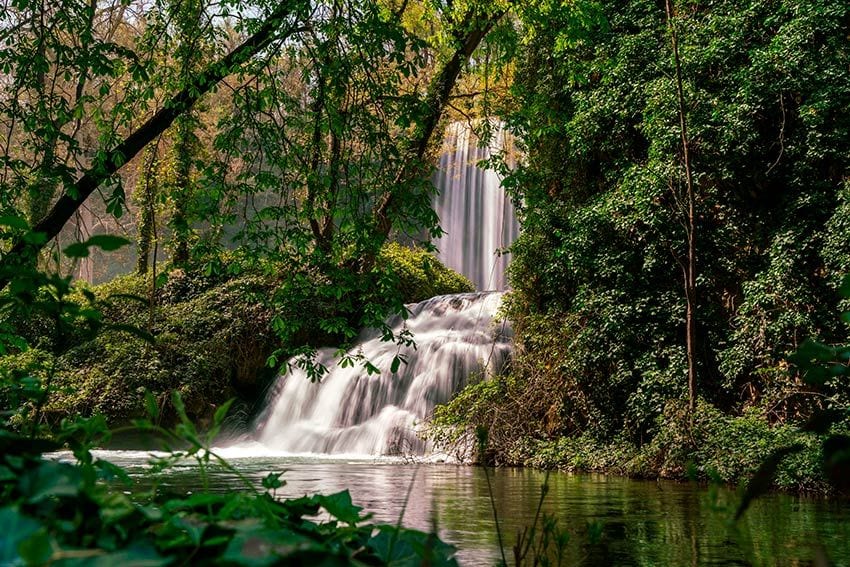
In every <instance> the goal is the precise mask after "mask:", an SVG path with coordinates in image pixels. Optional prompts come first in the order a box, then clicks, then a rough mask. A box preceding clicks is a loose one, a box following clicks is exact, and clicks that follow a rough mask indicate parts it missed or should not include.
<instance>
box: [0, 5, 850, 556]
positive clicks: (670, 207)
mask: <svg viewBox="0 0 850 567" xmlns="http://www.w3.org/2000/svg"><path fill="white" fill-rule="evenodd" d="M0 6H2V11H0V78H2V81H0V148H2V149H0V152H1V153H0V402H2V416H0V417H1V418H2V427H0V448H2V449H3V451H2V452H3V461H2V462H0V495H2V507H0V520H2V525H3V526H6V525H9V526H14V531H11V532H10V533H11V534H12V535H11V536H10V537H8V538H7V539H6V540H4V541H6V542H10V544H9V545H7V546H5V547H4V548H3V549H2V552H0V561H6V560H7V559H8V560H12V559H14V558H20V559H21V560H22V561H24V562H29V563H40V562H45V561H49V560H59V559H64V560H68V561H71V562H73V561H80V562H83V561H86V560H88V559H91V558H92V557H94V556H97V557H98V558H99V559H100V560H102V561H104V562H114V561H117V560H119V559H122V560H123V559H125V558H130V557H132V558H135V559H139V558H148V559H150V560H151V562H152V563H154V564H156V562H157V561H160V560H162V561H163V562H165V561H168V560H169V559H168V558H171V559H179V560H182V561H190V560H192V559H198V558H203V559H207V560H210V561H212V560H218V561H222V562H227V561H230V562H232V563H234V564H238V563H246V564H248V563H252V561H253V560H254V559H256V564H266V563H269V564H271V563H273V562H274V561H287V560H291V561H295V560H300V561H308V560H309V561H312V560H313V559H315V558H317V557H319V558H322V559H324V560H326V561H327V562H329V563H350V562H353V561H362V562H364V563H368V564H372V563H378V564H380V563H388V562H391V561H393V560H398V561H400V562H404V561H421V560H425V561H431V560H434V561H436V562H437V563H439V562H440V561H449V560H450V558H449V556H450V554H451V551H450V550H449V549H448V548H445V547H444V546H442V544H440V543H439V542H437V541H435V540H434V539H433V538H431V537H429V536H427V535H425V534H419V533H416V532H404V531H399V530H398V529H391V528H386V527H376V528H374V529H373V528H370V527H358V526H356V525H355V524H358V523H359V522H360V521H361V519H362V518H361V517H360V515H359V510H357V509H355V508H354V507H352V506H351V504H350V501H349V500H348V496H347V495H346V494H339V495H335V496H326V497H315V498H312V499H306V500H300V501H294V502H284V503H280V502H276V501H275V500H274V499H273V497H272V496H273V495H272V494H269V493H268V492H269V491H271V492H273V490H274V488H275V487H276V486H277V483H278V482H279V479H278V478H276V477H269V479H268V481H267V484H268V485H267V486H264V488H265V489H266V490H265V491H259V492H257V491H254V489H249V494H248V495H246V496H244V498H243V497H239V498H236V499H234V500H233V501H232V502H231V501H229V500H227V499H225V498H223V497H217V496H211V495H208V494H199V495H196V496H193V497H190V498H185V497H179V496H173V495H167V494H163V493H160V492H157V491H155V492H154V493H153V494H150V495H144V498H140V499H137V500H131V499H129V498H127V497H126V496H124V495H123V494H122V493H121V492H120V491H119V490H116V489H115V486H114V485H110V484H108V483H107V481H110V480H111V481H114V478H113V477H118V478H119V479H120V477H122V475H123V473H122V472H121V471H120V470H119V469H116V468H114V467H111V466H110V465H108V464H107V463H103V462H100V461H97V460H96V459H94V458H93V457H92V455H91V453H90V452H89V449H90V448H91V447H92V446H94V444H96V443H102V442H105V441H106V439H107V438H108V433H107V424H108V426H118V425H127V424H131V425H132V426H133V427H136V428H141V429H142V430H144V431H145V432H156V433H157V434H158V435H162V436H165V437H169V436H172V437H176V441H178V442H179V443H181V444H183V445H185V446H188V447H189V449H188V450H187V451H186V452H184V453H181V454H178V455H177V456H175V457H174V459H180V458H196V459H197V460H198V462H199V464H200V465H201V467H203V466H207V465H208V464H209V462H210V461H211V460H213V461H214V460H215V456H214V455H212V454H211V453H210V452H209V451H208V450H207V449H206V448H205V447H206V444H207V442H208V441H209V440H211V439H212V435H213V434H214V433H215V432H216V431H218V429H219V428H220V426H221V425H222V421H223V419H224V417H225V413H226V412H227V411H228V409H230V408H231V407H234V408H235V407H236V406H231V405H230V404H229V403H228V402H227V400H228V399H230V398H232V397H234V396H235V397H238V398H240V400H241V401H240V402H239V404H237V405H239V406H241V411H238V412H236V413H238V414H240V415H248V414H250V411H251V408H250V406H251V404H252V403H254V402H255V401H256V400H257V399H258V398H259V397H260V395H261V392H262V391H263V388H264V386H265V384H266V381H267V379H268V378H269V377H270V376H271V375H273V374H274V372H275V371H276V370H277V369H280V368H282V367H284V365H285V364H288V363H289V364H296V365H299V366H301V367H303V368H305V369H306V370H307V373H308V375H309V376H310V378H311V379H313V380H318V379H320V378H321V377H322V375H323V373H324V372H325V370H326V369H325V368H323V367H322V366H321V365H319V364H317V363H316V362H315V356H314V355H315V353H316V348H317V347H318V346H320V345H325V344H337V345H348V344H350V343H351V342H352V341H353V340H354V339H355V338H356V336H357V333H358V332H359V330H360V329H361V328H363V327H377V328H379V329H381V330H382V331H383V334H384V338H385V340H388V341H395V342H397V343H398V344H399V345H402V344H406V343H407V341H409V337H407V336H396V335H394V334H393V332H392V330H391V329H390V328H389V327H388V326H387V325H386V324H385V323H384V321H385V318H386V316H387V315H389V314H398V315H402V316H403V315H404V313H405V308H404V303H405V302H406V301H417V300H421V299H425V298H428V297H431V296H433V295H436V294H441V293H447V292H458V291H468V290H471V285H470V284H469V282H468V281H467V280H466V279H465V278H463V277H462V276H459V275H457V274H454V273H452V272H450V271H449V270H446V269H445V268H444V267H443V266H441V265H440V264H439V263H438V262H437V261H436V260H435V259H434V257H433V256H432V254H431V253H432V252H433V246H431V243H430V239H431V238H433V237H436V236H438V235H439V234H440V232H441V229H440V227H439V219H437V218H436V215H435V214H434V211H433V210H432V207H431V202H432V197H433V192H434V188H433V185H432V184H431V182H430V181H429V178H430V174H431V172H432V169H433V161H434V160H433V157H434V153H435V149H436V148H437V147H438V141H439V132H440V131H441V127H442V125H443V124H444V123H445V122H446V121H447V120H451V119H459V118H463V119H465V120H469V121H470V123H475V124H478V125H480V126H481V127H482V129H483V130H485V131H484V132H482V133H481V134H482V138H483V139H485V140H486V137H487V134H488V133H487V132H486V130H488V129H489V128H490V125H491V124H492V122H491V121H489V120H478V121H476V120H475V119H476V118H483V117H488V118H489V117H494V116H495V117H499V118H501V119H502V120H504V121H505V123H506V125H507V127H508V128H509V129H510V130H511V131H512V132H513V133H514V134H515V135H516V138H517V145H518V147H519V148H520V150H521V152H520V153H521V154H522V155H520V156H517V155H503V156H495V157H494V158H493V159H492V160H491V161H492V163H491V164H490V165H491V166H492V167H494V168H497V169H500V170H501V172H502V173H503V174H504V175H505V185H506V187H508V189H509V190H510V191H511V193H512V196H513V199H514V201H515V203H516V205H517V208H518V211H519V216H520V222H521V225H522V236H521V238H520V240H519V241H518V242H517V243H516V244H515V245H514V246H513V247H512V250H511V253H512V258H513V262H512V265H511V273H510V277H511V281H512V286H513V288H514V289H513V291H512V292H511V294H510V296H509V301H508V303H507V305H506V307H505V309H506V312H507V314H508V316H509V317H510V318H511V320H512V321H513V324H514V327H515V330H516V334H517V354H516V357H515V360H514V361H513V364H512V367H511V369H510V371H509V373H507V374H506V375H503V376H498V377H494V378H493V379H491V380H485V381H481V382H478V383H476V384H473V385H471V386H470V387H468V388H467V389H466V390H464V391H463V392H461V393H460V394H459V395H458V396H457V398H456V399H455V400H454V401H452V402H451V403H450V404H448V405H447V406H445V407H444V408H443V409H441V410H440V411H439V412H438V415H437V420H436V424H437V428H436V429H435V430H434V432H435V433H434V435H436V436H438V437H440V438H441V439H442V440H452V439H456V438H457V437H458V436H463V435H466V434H470V433H471V432H475V434H476V435H477V436H478V439H479V440H482V444H481V447H480V453H481V456H482V458H483V460H484V461H487V462H493V463H499V464H516V463H518V464H526V465H534V466H541V467H562V468H567V469H573V470H604V471H615V472H623V473H627V474H635V475H641V476H657V475H662V476H674V477H679V478H684V477H686V476H696V477H699V478H711V479H718V480H726V481H734V480H738V479H742V478H745V477H747V476H751V475H753V474H754V473H755V478H756V480H757V482H756V483H754V484H753V485H752V486H754V487H755V488H753V489H752V490H751V492H750V493H749V495H750V496H752V495H753V494H755V493H756V492H757V489H760V488H759V487H762V488H763V487H764V486H766V485H767V482H768V481H771V480H774V481H775V482H778V483H779V484H781V485H783V486H788V487H798V488H816V489H825V488H826V486H827V483H826V481H827V480H831V481H833V483H832V484H833V485H835V484H837V483H836V482H835V480H836V479H837V478H839V477H840V474H839V473H840V471H842V470H843V469H842V467H843V466H846V462H847V461H848V459H850V437H848V436H847V435H846V432H847V430H848V427H850V422H848V415H847V407H848V402H850V385H849V384H848V382H847V374H848V372H847V366H848V349H847V348H844V347H839V346H836V345H841V344H846V339H847V326H846V324H847V316H846V315H845V317H844V319H843V320H842V319H840V318H839V313H841V311H843V310H845V309H846V308H847V307H848V304H847V299H848V297H850V289H848V286H847V285H844V286H842V283H841V282H842V277H843V275H844V273H845V272H846V271H847V270H848V266H850V247H848V242H850V221H848V220H847V219H848V213H850V184H848V169H850V115H848V113H847V108H848V107H850V88H848V85H850V46H848V42H847V38H848V37H850V7H848V6H847V5H846V2H841V1H839V0H811V1H806V2H792V1H790V0H789V1H785V0H711V1H704V2H682V1H678V2H673V1H672V0H666V1H665V2H663V3H660V2H656V1H649V0H629V1H627V2H613V1H607V0H598V1H597V0H594V1H590V0H587V1H585V0H579V1H575V2H560V1H552V0H535V1H533V2H523V3H518V2H516V3H514V2H508V1H500V2H478V1H468V2H460V1H456V2H441V1H438V0H437V1H418V0H410V1H408V0H401V1H396V0H347V1H345V2H338V1H333V2H311V1H308V0H286V1H283V2H277V1H274V2H272V1H266V0H227V1H225V2H212V1H208V0H153V1H151V2H137V1H135V0H114V1H106V2H94V1H92V2H88V1H82V0H61V1H58V2H55V3H46V2H44V1H41V0H40V1H35V0H14V1H12V0H7V1H4V2H0ZM125 188H126V189H127V190H125ZM128 193H129V194H128ZM128 217H129V218H128ZM110 233H116V234H110ZM131 241H132V242H134V243H135V246H127V244H130V243H131ZM413 241H415V242H417V243H418V244H420V245H421V248H413V249H411V248H407V247H404V246H401V245H400V244H397V243H394V242H405V243H410V242H413ZM109 254H112V255H111V256H109ZM133 268H135V273H132V274H131V272H132V271H133ZM116 274H123V275H120V276H118V277H115V276H116ZM76 280H86V281H87V282H88V283H83V282H77V281H76ZM95 281H98V282H100V283H99V284H97V285H95V284H94V282H95ZM806 339H811V340H810V341H808V342H807V341H806ZM292 356H295V357H296V358H290V357H292ZM355 358H356V357H355ZM287 361H290V362H287ZM347 362H351V363H352V364H355V363H356V364H362V366H363V371H364V372H371V371H373V370H374V368H373V367H372V366H371V364H370V363H369V361H367V360H363V359H356V360H349V361H347ZM400 362H401V361H400V360H399V359H398V358H397V359H396V360H395V361H394V364H396V365H398V364H399V363H400ZM145 414H148V415H149V417H151V418H152V419H153V421H154V422H155V423H151V422H148V421H135V420H137V419H140V418H141V417H142V416H143V415H145ZM160 425H174V426H175V427H176V429H175V431H174V433H169V432H168V431H167V430H165V429H160ZM205 429H209V430H210V437H209V438H208V439H201V435H200V433H199V430H205ZM484 440H486V443H484V442H483V441H484ZM61 444H65V445H66V446H68V447H69V448H71V449H72V450H73V451H74V455H75V458H76V460H77V462H76V464H71V463H59V462H56V461H53V460H45V459H44V458H43V457H42V456H41V454H42V453H43V452H44V451H47V450H52V449H55V448H57V447H59V446H60V445H61ZM780 457H781V458H780ZM169 462H172V461H169ZM165 464H168V463H163V465H165ZM220 464H221V466H226V464H223V463H220ZM760 466H761V469H760V472H758V473H756V471H757V469H759V468H760ZM845 488H846V487H845ZM748 497H749V496H748ZM319 507H321V508H324V509H325V510H326V511H327V512H329V513H330V514H331V515H332V516H333V517H335V518H336V519H337V520H339V522H336V523H334V522H332V523H329V524H317V523H314V522H312V521H310V520H305V519H304V517H303V516H305V515H307V514H308V513H312V512H315V511H316V510H317V509H318V508H319ZM96 517H97V518H100V519H103V520H104V521H103V522H100V523H96V522H94V521H89V520H88V518H96ZM342 524H348V526H343V525H342ZM199 526H200V527H199ZM272 529H275V530H276V531H275V534H276V535H271V530H272ZM397 541H398V542H402V541H403V543H404V545H401V544H399V546H396V543H397ZM257 545H259V546H260V549H261V550H262V553H259V554H254V553H253V552H254V551H256V546H257ZM400 549H403V556H398V557H397V556H396V555H394V553H395V552H398V553H402V551H399V550H400ZM293 554H294V555H293ZM257 555H259V556H257ZM266 559H268V561H266Z"/></svg>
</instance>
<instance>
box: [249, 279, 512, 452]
mask: <svg viewBox="0 0 850 567" xmlns="http://www.w3.org/2000/svg"><path fill="white" fill-rule="evenodd" d="M501 298H502V294H501V293H465V294H458V295H444V296H440V297H434V298H432V299H429V300H426V301H423V302H421V303H416V304H411V305H408V310H409V316H408V318H407V319H406V320H404V319H402V318H401V317H398V316H396V317H392V318H390V319H389V320H388V321H387V323H388V325H389V326H390V327H391V328H392V329H393V332H394V333H395V334H398V333H399V332H401V331H403V330H408V331H410V332H411V333H412V334H413V339H414V341H415V343H416V344H415V349H414V347H399V345H397V344H395V343H392V342H387V341H382V340H381V337H380V336H379V333H378V332H377V331H375V330H367V331H364V332H363V333H362V334H361V336H360V337H359V339H358V341H357V345H356V346H355V347H354V348H353V349H352V350H351V351H349V354H351V355H353V354H362V355H363V356H365V357H366V359H367V360H368V361H370V362H371V363H372V364H374V365H375V366H376V367H378V368H379V369H380V370H381V372H380V374H372V375H369V374H368V373H367V372H366V371H365V370H364V368H363V367H362V365H360V364H354V365H353V366H348V367H347V368H343V367H342V366H341V365H340V364H339V363H338V362H339V358H338V357H335V356H334V353H335V352H336V351H335V349H332V348H328V349H322V350H320V351H319V356H318V362H319V363H321V364H323V365H325V366H326V367H327V368H328V373H327V374H326V375H325V376H324V377H323V378H322V380H321V383H318V384H317V383H313V382H310V380H309V379H308V378H307V376H306V374H305V372H304V371H303V370H300V369H295V370H293V371H291V372H289V373H287V374H285V375H282V376H280V377H278V379H277V383H276V384H275V385H274V387H273V388H272V390H271V392H270V394H269V396H268V400H267V407H266V410H265V411H264V412H263V413H262V414H261V415H260V417H259V419H258V432H257V434H256V440H257V441H258V442H259V443H261V444H262V445H263V446H265V447H268V448H270V449H273V450H276V451H281V452H286V453H346V454H368V455H379V454H394V453H404V454H422V453H424V452H425V451H426V450H427V449H428V448H427V447H426V444H425V442H424V441H422V440H421V439H420V438H419V436H418V435H417V433H416V427H417V425H418V424H419V423H420V422H421V421H422V420H423V419H425V418H427V417H429V416H430V414H431V412H432V411H433V409H434V407H435V406H436V405H437V404H440V403H445V402H447V401H448V400H449V399H450V398H451V396H452V395H453V394H454V393H456V392H457V391H459V390H460V389H461V388H462V387H463V386H465V385H466V383H467V380H468V379H469V377H470V376H471V375H474V374H475V373H476V372H488V373H493V372H498V371H499V370H500V369H501V368H502V366H503V365H504V364H505V361H506V360H507V358H508V356H509V354H510V349H511V343H510V339H511V329H510V327H509V325H508V324H507V323H506V322H505V321H496V320H495V315H496V313H497V310H498V307H499V304H500V302H501ZM397 354H401V355H402V356H403V357H404V358H405V359H406V360H407V364H402V365H401V366H400V367H399V368H398V370H397V372H396V373H395V374H394V373H392V372H391V366H392V360H393V358H394V357H395V356H396V355H397Z"/></svg>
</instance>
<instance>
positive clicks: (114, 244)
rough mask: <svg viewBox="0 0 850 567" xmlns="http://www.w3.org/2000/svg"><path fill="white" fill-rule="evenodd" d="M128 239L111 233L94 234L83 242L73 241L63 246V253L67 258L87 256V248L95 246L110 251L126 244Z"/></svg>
mask: <svg viewBox="0 0 850 567" xmlns="http://www.w3.org/2000/svg"><path fill="white" fill-rule="evenodd" d="M129 243H130V241H129V240H127V239H126V238H124V237H123V236H114V235H112V234H96V235H94V236H92V237H91V238H89V239H88V240H86V241H85V242H75V243H74V244H71V245H70V246H68V247H67V248H65V250H64V252H65V255H66V256H68V257H69V258H87V257H88V256H89V248H91V247H92V246H96V247H97V248H100V249H101V250H104V251H106V252H112V251H114V250H118V249H119V248H121V247H123V246H126V245H127V244H129Z"/></svg>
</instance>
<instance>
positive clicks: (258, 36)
mask: <svg viewBox="0 0 850 567" xmlns="http://www.w3.org/2000/svg"><path fill="white" fill-rule="evenodd" d="M300 5H301V1H300V0H287V1H284V2H282V3H281V4H279V5H278V7H277V9H275V11H274V12H272V14H271V15H270V16H269V17H268V18H267V19H266V20H265V22H264V23H263V25H262V26H261V27H260V29H259V30H257V31H256V32H255V33H254V34H253V35H252V36H251V37H249V38H248V39H247V40H245V41H244V42H243V43H242V44H241V45H240V46H239V47H237V48H236V49H234V50H233V51H231V52H230V53H229V54H228V55H226V56H225V57H224V58H222V59H221V60H219V61H217V62H215V63H213V64H212V65H210V66H208V67H207V68H206V69H205V70H204V71H203V72H202V73H200V74H198V75H197V76H196V77H195V78H194V79H193V80H192V81H191V82H190V83H189V84H188V85H187V86H186V87H185V88H184V89H183V90H182V91H180V92H179V93H178V94H176V95H175V96H174V97H172V98H171V100H169V101H168V103H167V104H166V105H165V106H164V107H163V108H162V109H161V110H160V111H158V112H157V113H156V114H154V115H153V116H152V117H151V118H150V119H148V120H147V121H146V122H145V123H144V124H142V126H140V127H139V128H138V129H137V130H135V131H134V132H133V133H131V134H130V135H129V136H127V138H125V139H124V141H123V142H121V143H120V144H118V145H117V146H116V147H114V148H113V149H112V150H111V151H109V152H107V154H106V157H105V159H103V160H102V161H99V162H98V163H95V164H94V165H92V166H91V167H90V168H89V169H88V170H86V171H85V173H83V175H82V176H81V177H80V178H79V179H78V180H77V182H76V183H74V185H73V186H71V187H69V188H68V190H66V192H65V193H64V194H63V195H62V196H61V197H60V198H59V200H58V201H57V202H56V204H55V205H53V207H52V208H51V209H50V211H49V212H48V213H47V215H46V216H45V217H44V218H43V219H41V221H39V222H38V223H36V225H35V226H34V227H33V232H40V233H42V234H44V235H45V236H46V237H47V239H46V241H45V242H42V243H41V244H33V243H27V242H26V241H25V240H24V239H18V240H17V241H16V242H15V243H14V245H13V246H12V248H11V249H10V250H9V251H8V252H7V253H6V254H4V255H3V257H2V259H0V289H3V288H5V287H6V285H8V283H9V281H10V280H11V278H12V274H13V273H14V270H15V267H16V266H20V265H22V264H23V263H25V262H26V261H27V259H28V258H32V257H33V256H34V255H35V254H37V253H38V251H39V250H41V248H43V247H44V245H45V244H46V242H47V241H49V240H51V239H53V238H55V237H56V235H57V234H59V231H60V230H62V227H63V226H65V223H67V222H68V220H69V219H70V218H71V217H72V216H73V215H74V213H75V212H76V211H77V209H78V208H79V207H80V205H82V203H83V202H85V200H86V199H87V198H88V197H89V195H91V194H92V193H93V192H94V191H95V190H96V189H97V188H98V186H99V185H100V184H101V183H103V182H104V181H106V180H107V179H109V177H111V176H112V175H113V174H114V173H115V172H117V171H118V170H119V169H120V168H121V167H122V166H123V165H124V164H125V163H126V162H128V161H130V160H131V159H132V158H133V157H135V156H136V154H138V153H139V152H140V151H141V150H142V149H143V148H144V147H145V146H146V145H147V144H148V143H149V142H150V141H151V140H153V139H154V138H156V137H157V136H159V135H160V134H162V133H163V132H164V131H165V130H166V129H167V128H168V127H169V126H171V124H172V123H173V122H174V120H175V119H176V118H177V117H178V116H180V115H181V114H182V113H183V112H185V111H186V110H187V109H189V108H191V107H192V105H193V104H194V103H195V102H196V101H197V100H198V99H199V98H201V96H203V95H204V94H206V93H207V92H208V91H209V90H210V89H212V88H213V86H214V85H216V84H217V83H218V82H219V81H221V80H222V79H223V78H225V77H226V76H227V75H229V74H231V73H232V72H233V71H234V70H235V69H236V68H237V67H238V66H240V65H242V64H243V63H245V62H246V61H248V59H250V58H251V57H253V56H254V55H256V54H257V53H258V52H260V51H262V50H263V49H264V48H265V47H267V46H268V45H269V44H270V43H271V42H272V41H274V40H275V32H276V31H277V30H278V28H280V26H281V25H282V24H283V22H284V20H285V19H286V17H287V16H289V14H290V13H292V11H293V10H295V9H296V8H297V7H298V6H300Z"/></svg>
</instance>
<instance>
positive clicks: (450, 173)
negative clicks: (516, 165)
mask: <svg viewBox="0 0 850 567" xmlns="http://www.w3.org/2000/svg"><path fill="white" fill-rule="evenodd" d="M477 124H478V125H479V126H480V125H481V123H480V122H478V123H477ZM490 125H491V129H492V132H491V136H490V141H489V144H486V145H484V146H483V147H480V146H479V144H480V143H481V142H480V140H479V138H478V136H476V134H475V132H474V131H473V128H472V126H471V125H470V123H467V122H453V123H451V124H449V126H448V127H447V128H446V134H445V141H444V144H443V148H444V151H443V153H442V155H441V156H440V162H439V167H438V170H437V172H436V173H435V174H434V179H433V181H434V185H435V187H436V188H437V192H438V194H437V195H436V197H435V198H434V209H435V211H436V213H437V215H438V216H439V218H440V226H441V227H442V229H443V231H444V232H445V234H444V235H443V236H442V237H441V238H439V239H436V240H435V241H434V244H435V245H436V246H437V248H438V250H439V253H438V257H439V258H440V260H441V261H442V262H443V263H444V264H445V265H447V266H448V267H450V268H452V269H454V270H455V271H458V272H460V273H462V274H463V275H465V276H466V277H468V278H469V279H470V280H472V283H473V284H475V287H476V289H480V290H504V289H505V288H506V286H507V280H506V278H505V268H506V267H507V263H508V257H507V256H505V255H499V254H498V252H499V251H501V250H503V249H505V248H507V247H508V246H510V245H511V244H512V243H513V242H514V240H516V238H517V236H518V235H519V223H518V222H517V219H516V214H515V211H514V206H513V204H512V203H511V200H510V198H509V197H508V196H507V194H506V193H505V190H504V189H503V188H502V180H501V178H500V176H499V174H498V173H496V172H495V171H494V170H491V169H482V168H481V167H478V163H479V162H480V161H482V160H486V159H488V158H489V157H490V156H492V155H495V154H497V153H500V152H507V155H508V156H510V136H509V134H508V132H507V130H506V129H505V127H504V124H503V123H502V122H499V121H496V120H491V121H490Z"/></svg>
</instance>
